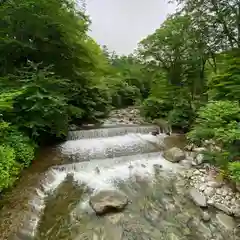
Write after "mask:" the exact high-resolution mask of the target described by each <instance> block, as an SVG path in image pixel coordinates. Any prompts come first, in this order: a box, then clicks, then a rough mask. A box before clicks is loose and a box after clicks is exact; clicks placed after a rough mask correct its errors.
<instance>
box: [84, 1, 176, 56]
mask: <svg viewBox="0 0 240 240" xmlns="http://www.w3.org/2000/svg"><path fill="white" fill-rule="evenodd" d="M167 2H168V0H86V3H87V13H88V14H89V15H90V17H91V20H92V26H91V33H90V35H91V36H92V37H93V38H94V39H95V40H96V41H97V42H98V43H99V44H100V45H107V47H108V48H109V49H110V50H111V51H112V50H115V51H116V52H117V53H118V54H129V53H131V52H133V50H134V48H135V47H136V46H137V43H138V42H139V41H140V40H141V39H143V38H145V37H146V36H147V35H149V34H151V33H152V32H154V31H155V29H157V28H159V26H160V24H161V23H162V22H163V21H164V20H165V19H166V17H167V14H168V13H172V12H174V10H175V6H174V5H170V4H168V3H167Z"/></svg>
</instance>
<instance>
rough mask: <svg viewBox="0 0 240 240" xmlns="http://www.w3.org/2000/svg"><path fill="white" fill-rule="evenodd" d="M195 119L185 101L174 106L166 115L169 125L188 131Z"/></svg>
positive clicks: (192, 111) (193, 113)
mask: <svg viewBox="0 0 240 240" xmlns="http://www.w3.org/2000/svg"><path fill="white" fill-rule="evenodd" d="M194 118H195V112H194V110H193V109H192V108H191V106H190V105H189V103H188V102H187V101H181V102H179V103H177V104H175V106H174V108H173V109H172V110H171V111H170V112H169V113H168V121H169V123H170V124H171V125H172V126H173V127H176V128H181V129H185V130H187V129H189V127H190V126H191V124H192V121H193V119H194Z"/></svg>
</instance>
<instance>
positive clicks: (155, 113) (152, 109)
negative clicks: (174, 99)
mask: <svg viewBox="0 0 240 240" xmlns="http://www.w3.org/2000/svg"><path fill="white" fill-rule="evenodd" d="M170 110H172V106H171V104H169V102H166V101H164V100H162V99H159V98H156V97H149V98H147V99H146V100H145V101H144V102H143V104H142V107H141V114H142V115H143V116H144V117H146V118H150V119H156V118H166V117H167V115H168V112H169V111H170Z"/></svg>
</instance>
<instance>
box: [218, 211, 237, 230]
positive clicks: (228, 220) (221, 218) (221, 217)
mask: <svg viewBox="0 0 240 240" xmlns="http://www.w3.org/2000/svg"><path fill="white" fill-rule="evenodd" d="M216 218H217V220H218V222H219V223H221V224H222V225H223V226H224V227H225V228H227V229H234V228H235V222H234V220H233V218H232V217H230V216H228V215H226V214H223V213H218V214H217V215H216Z"/></svg>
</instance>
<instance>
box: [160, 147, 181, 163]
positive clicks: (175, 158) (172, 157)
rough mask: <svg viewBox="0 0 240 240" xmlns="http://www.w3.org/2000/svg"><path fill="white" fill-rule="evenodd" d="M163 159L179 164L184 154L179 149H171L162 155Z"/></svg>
mask: <svg viewBox="0 0 240 240" xmlns="http://www.w3.org/2000/svg"><path fill="white" fill-rule="evenodd" d="M163 157H164V158H166V159H167V160H168V161H170V162H179V161H181V160H183V159H185V153H184V151H182V150H181V149H180V148H177V147H173V148H170V149H168V150H166V151H165V152H164V153H163Z"/></svg>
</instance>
